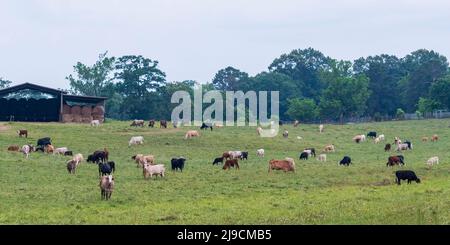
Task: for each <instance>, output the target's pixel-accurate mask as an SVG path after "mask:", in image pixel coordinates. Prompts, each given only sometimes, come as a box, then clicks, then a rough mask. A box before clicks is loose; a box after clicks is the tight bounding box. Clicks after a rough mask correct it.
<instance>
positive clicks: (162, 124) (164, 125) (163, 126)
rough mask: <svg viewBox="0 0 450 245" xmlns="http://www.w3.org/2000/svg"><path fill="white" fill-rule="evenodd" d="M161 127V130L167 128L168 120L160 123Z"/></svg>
mask: <svg viewBox="0 0 450 245" xmlns="http://www.w3.org/2000/svg"><path fill="white" fill-rule="evenodd" d="M159 127H160V128H167V121H166V120H161V121H160V122H159Z"/></svg>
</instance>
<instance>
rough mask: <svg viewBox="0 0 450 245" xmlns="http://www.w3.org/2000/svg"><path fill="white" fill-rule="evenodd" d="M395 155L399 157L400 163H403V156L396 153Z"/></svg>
mask: <svg viewBox="0 0 450 245" xmlns="http://www.w3.org/2000/svg"><path fill="white" fill-rule="evenodd" d="M397 157H398V158H399V159H400V163H401V164H403V165H405V157H404V156H402V155H397Z"/></svg>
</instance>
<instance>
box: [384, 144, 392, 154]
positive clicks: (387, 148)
mask: <svg viewBox="0 0 450 245" xmlns="http://www.w3.org/2000/svg"><path fill="white" fill-rule="evenodd" d="M390 150H391V144H386V145H385V146H384V151H385V152H386V151H390Z"/></svg>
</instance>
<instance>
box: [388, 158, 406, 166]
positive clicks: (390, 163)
mask: <svg viewBox="0 0 450 245" xmlns="http://www.w3.org/2000/svg"><path fill="white" fill-rule="evenodd" d="M394 165H405V163H404V162H403V159H402V158H400V157H398V156H390V157H389V158H388V162H387V163H386V166H394Z"/></svg>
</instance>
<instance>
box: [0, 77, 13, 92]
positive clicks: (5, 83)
mask: <svg viewBox="0 0 450 245" xmlns="http://www.w3.org/2000/svg"><path fill="white" fill-rule="evenodd" d="M11 83H12V82H11V81H9V80H6V79H4V78H2V77H0V89H2V88H7V87H9V85H10V84H11Z"/></svg>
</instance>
